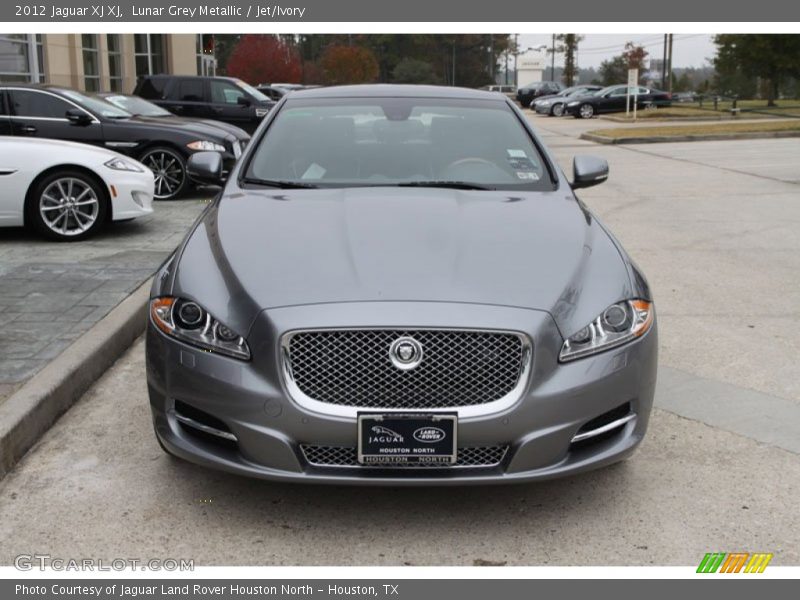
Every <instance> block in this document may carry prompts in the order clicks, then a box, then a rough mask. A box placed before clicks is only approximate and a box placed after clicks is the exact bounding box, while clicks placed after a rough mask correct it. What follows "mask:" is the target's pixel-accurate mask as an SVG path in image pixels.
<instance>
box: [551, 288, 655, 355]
mask: <svg viewBox="0 0 800 600" xmlns="http://www.w3.org/2000/svg"><path fill="white" fill-rule="evenodd" d="M653 319H654V312H653V304H652V302H645V301H644V300H626V301H625V302H618V303H617V304H612V305H611V306H609V307H608V308H607V309H605V310H604V311H603V312H602V313H601V314H600V315H599V316H598V317H597V318H596V319H595V320H594V321H592V322H591V323H589V324H588V325H587V326H586V327H584V328H583V329H581V330H580V331H578V332H577V333H576V334H574V335H572V336H571V337H570V338H569V339H567V340H566V341H565V342H564V345H563V346H562V347H561V353H560V354H559V355H558V360H559V361H561V362H567V361H570V360H575V359H576V358H582V357H584V356H589V355H590V354H595V353H597V352H603V351H605V350H609V349H611V348H615V347H616V346H620V345H622V344H625V343H627V342H629V341H631V340H633V339H636V338H638V337H640V336H642V335H644V334H645V333H646V332H647V330H648V329H650V327H651V326H652V325H653Z"/></svg>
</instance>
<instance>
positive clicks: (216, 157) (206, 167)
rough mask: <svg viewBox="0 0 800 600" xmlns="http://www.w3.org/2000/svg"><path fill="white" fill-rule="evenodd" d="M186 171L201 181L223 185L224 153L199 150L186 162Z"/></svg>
mask: <svg viewBox="0 0 800 600" xmlns="http://www.w3.org/2000/svg"><path fill="white" fill-rule="evenodd" d="M186 173H187V174H188V175H189V177H191V178H192V179H194V180H195V181H198V182H200V183H206V184H209V185H222V183H224V181H225V180H224V179H223V177H222V155H221V154H220V153H219V152H197V153H195V154H192V155H191V156H190V157H189V160H188V161H187V162H186Z"/></svg>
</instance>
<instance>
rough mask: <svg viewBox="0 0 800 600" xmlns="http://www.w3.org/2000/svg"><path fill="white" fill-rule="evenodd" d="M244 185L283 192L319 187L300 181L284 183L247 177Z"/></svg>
mask: <svg viewBox="0 0 800 600" xmlns="http://www.w3.org/2000/svg"><path fill="white" fill-rule="evenodd" d="M242 182H243V183H252V184H253V185H266V186H269V187H276V188H281V189H283V190H299V189H309V190H313V189H316V188H317V187H318V186H316V185H314V184H313V183H302V182H300V181H283V180H279V179H259V178H258V177H245V178H243V179H242Z"/></svg>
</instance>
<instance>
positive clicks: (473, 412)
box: [278, 326, 533, 422]
mask: <svg viewBox="0 0 800 600" xmlns="http://www.w3.org/2000/svg"><path fill="white" fill-rule="evenodd" d="M375 330H381V331H384V330H392V331H395V330H397V331H402V330H407V331H420V330H426V331H465V332H474V333H499V334H506V335H514V336H516V337H517V338H519V340H520V342H521V343H522V371H521V373H520V376H519V379H518V380H517V385H515V386H514V389H512V390H511V391H510V392H508V393H507V394H506V395H505V396H503V397H502V398H498V399H497V400H493V401H492V402H486V403H484V404H473V405H470V406H457V407H446V406H443V407H437V408H424V409H410V408H368V407H360V406H349V405H348V406H344V405H341V404H331V403H329V402H321V401H320V400H315V399H314V398H311V397H309V396H308V395H306V394H305V393H304V392H303V391H302V390H301V389H300V388H299V387H298V386H297V384H296V383H295V382H294V377H293V375H292V369H291V361H290V354H289V343H290V342H291V340H292V337H294V336H295V335H298V334H300V333H314V332H320V331H375ZM278 360H279V361H280V370H281V372H282V375H283V383H284V386H285V387H286V391H287V393H288V395H289V398H291V399H292V400H293V401H294V402H295V403H297V404H298V405H299V406H300V407H301V408H304V409H306V410H308V411H310V412H314V413H318V414H320V415H325V416H331V417H339V418H344V419H350V420H352V421H354V422H355V421H356V420H357V418H358V413H359V412H364V411H370V412H382V413H393V412H397V413H403V412H405V413H407V412H424V413H438V412H450V413H452V412H456V413H458V419H459V421H460V420H463V419H469V418H476V417H485V416H487V415H492V414H495V413H499V412H502V411H504V410H508V409H509V408H511V407H512V406H514V405H515V404H516V403H517V402H519V400H520V399H521V398H522V397H523V395H524V392H525V390H526V389H527V387H528V381H529V379H530V374H531V371H532V369H533V343H532V342H531V338H530V337H529V336H528V335H527V334H525V333H523V332H521V331H515V330H511V329H480V328H474V327H414V326H381V327H361V326H354V327H321V328H320V327H316V328H312V329H293V330H291V331H286V332H284V333H283V335H281V338H280V352H279V358H278Z"/></svg>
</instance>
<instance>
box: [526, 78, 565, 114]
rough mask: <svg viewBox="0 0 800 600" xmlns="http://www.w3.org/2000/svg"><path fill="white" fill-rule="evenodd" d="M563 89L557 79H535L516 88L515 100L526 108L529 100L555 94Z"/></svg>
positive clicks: (529, 103)
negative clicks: (534, 81) (533, 81)
mask: <svg viewBox="0 0 800 600" xmlns="http://www.w3.org/2000/svg"><path fill="white" fill-rule="evenodd" d="M563 89H564V86H563V85H562V84H561V83H559V82H558V81H537V82H536V83H530V84H528V85H525V86H522V87H521V88H519V89H518V90H517V101H518V102H519V103H520V104H521V105H522V107H523V108H528V107H529V106H530V105H531V102H533V101H534V100H535V99H536V98H538V97H539V96H548V95H550V94H557V93H558V92H560V91H561V90H563Z"/></svg>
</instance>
